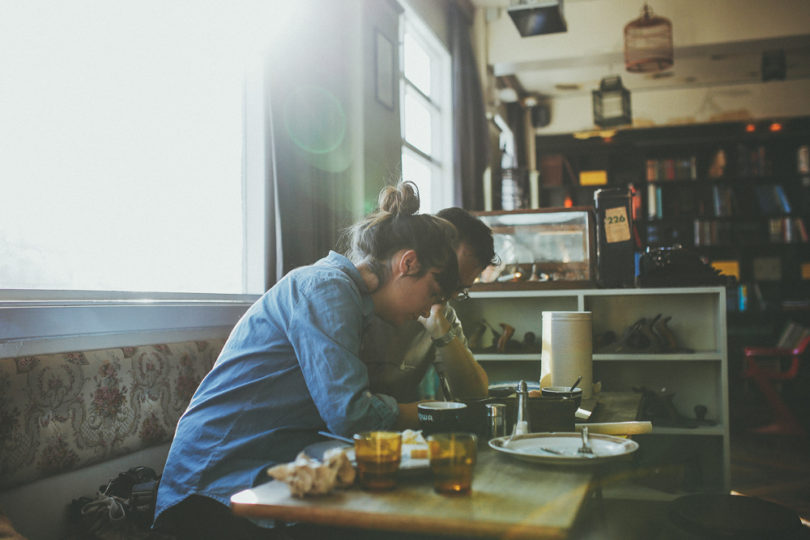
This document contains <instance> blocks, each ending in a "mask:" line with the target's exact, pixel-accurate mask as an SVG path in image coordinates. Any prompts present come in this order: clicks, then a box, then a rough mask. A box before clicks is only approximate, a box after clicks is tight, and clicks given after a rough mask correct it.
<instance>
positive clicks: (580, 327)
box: [540, 311, 593, 399]
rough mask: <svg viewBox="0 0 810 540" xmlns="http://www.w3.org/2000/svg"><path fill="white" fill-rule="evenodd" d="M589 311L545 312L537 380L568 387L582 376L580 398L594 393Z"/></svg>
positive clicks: (586, 397)
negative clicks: (547, 378) (548, 378)
mask: <svg viewBox="0 0 810 540" xmlns="http://www.w3.org/2000/svg"><path fill="white" fill-rule="evenodd" d="M591 315H592V314H591V312H590V311H544V312H543V326H542V346H543V350H542V354H541V357H540V362H541V364H540V380H543V377H545V376H546V374H550V375H551V377H550V379H551V381H550V383H549V384H550V385H551V386H570V385H572V384H574V382H575V381H576V380H577V377H580V376H581V377H582V380H581V381H580V383H579V387H580V388H582V397H583V398H584V399H588V398H590V397H591V395H592V394H593V334H592V316H591Z"/></svg>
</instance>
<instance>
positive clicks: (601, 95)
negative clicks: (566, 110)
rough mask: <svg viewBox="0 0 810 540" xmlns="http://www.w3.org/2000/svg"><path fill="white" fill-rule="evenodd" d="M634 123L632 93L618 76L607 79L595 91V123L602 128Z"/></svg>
mask: <svg viewBox="0 0 810 540" xmlns="http://www.w3.org/2000/svg"><path fill="white" fill-rule="evenodd" d="M632 122H633V115H632V113H631V112H630V91H629V90H628V89H627V88H625V87H624V86H622V78H621V77H619V76H618V75H613V76H610V77H605V78H604V79H602V80H601V81H600V83H599V90H594V91H593V123H594V124H596V125H597V126H600V127H610V126H623V125H628V124H631V123H632Z"/></svg>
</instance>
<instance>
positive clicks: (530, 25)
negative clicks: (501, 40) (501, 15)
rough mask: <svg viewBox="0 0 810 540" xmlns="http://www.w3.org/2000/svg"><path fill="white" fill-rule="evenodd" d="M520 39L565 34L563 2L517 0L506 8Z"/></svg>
mask: <svg viewBox="0 0 810 540" xmlns="http://www.w3.org/2000/svg"><path fill="white" fill-rule="evenodd" d="M506 11H507V12H508V13H509V16H510V17H512V22H514V23H515V26H517V29H518V32H520V35H521V37H528V36H538V35H541V34H554V33H557V32H567V31H568V25H567V24H566V22H565V17H564V16H563V0H519V1H518V2H517V3H513V4H512V5H511V6H509V7H508V8H506Z"/></svg>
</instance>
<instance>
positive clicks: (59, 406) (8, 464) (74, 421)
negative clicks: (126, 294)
mask: <svg viewBox="0 0 810 540" xmlns="http://www.w3.org/2000/svg"><path fill="white" fill-rule="evenodd" d="M224 343H225V340H224V339H217V340H207V341H188V342H181V343H168V344H159V345H145V346H139V347H121V348H113V349H100V350H92V351H83V352H73V353H58V354H46V355H40V356H22V357H15V358H0V490H3V489H7V488H9V487H12V486H16V485H20V484H23V483H29V482H32V481H34V480H38V479H41V478H46V477H48V476H52V475H55V474H59V473H63V472H66V471H70V470H74V469H78V468H81V467H85V466H88V465H92V464H94V463H100V462H103V461H106V460H109V459H112V458H115V457H117V456H122V455H126V454H129V453H132V452H135V451H138V450H141V449H143V448H147V447H150V446H154V445H158V444H163V443H166V442H167V441H170V440H171V439H172V436H173V435H174V429H175V426H176V425H177V420H178V419H179V418H180V415H181V414H182V413H183V411H184V410H185V409H186V406H187V405H188V402H189V400H190V399H191V396H192V395H193V393H194V391H195V390H196V389H197V386H198V385H199V383H200V381H201V380H202V378H203V377H204V376H205V374H206V373H208V371H209V370H210V369H211V367H212V366H213V364H214V362H215V361H216V359H217V356H218V355H219V352H220V350H221V349H222V346H223V345H224Z"/></svg>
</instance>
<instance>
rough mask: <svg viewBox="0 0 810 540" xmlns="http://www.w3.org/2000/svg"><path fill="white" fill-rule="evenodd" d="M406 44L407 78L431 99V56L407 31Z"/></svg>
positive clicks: (404, 68)
mask: <svg viewBox="0 0 810 540" xmlns="http://www.w3.org/2000/svg"><path fill="white" fill-rule="evenodd" d="M404 42H405V47H404V49H405V53H404V54H405V58H404V61H403V71H404V72H405V78H407V79H408V80H409V81H411V83H412V84H413V85H414V86H416V87H417V88H418V89H419V90H420V91H421V92H422V93H423V94H425V95H426V96H428V97H431V86H430V55H429V54H428V53H427V51H425V49H423V48H422V46H421V45H420V44H419V43H417V41H416V40H415V39H414V37H413V35H412V34H411V33H410V32H408V31H407V30H406V31H405V39H404Z"/></svg>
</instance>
